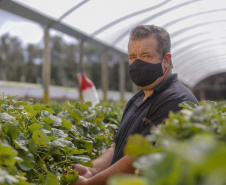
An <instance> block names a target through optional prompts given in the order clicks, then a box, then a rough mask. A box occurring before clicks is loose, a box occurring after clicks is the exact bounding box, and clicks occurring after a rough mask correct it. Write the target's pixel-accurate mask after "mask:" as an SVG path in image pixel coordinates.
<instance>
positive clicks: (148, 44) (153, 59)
mask: <svg viewBox="0 0 226 185" xmlns="http://www.w3.org/2000/svg"><path fill="white" fill-rule="evenodd" d="M128 56H129V65H130V64H132V63H133V62H134V61H135V60H136V59H140V60H143V61H145V62H149V63H152V64H157V63H160V62H161V59H160V55H159V53H158V41H157V39H156V38H155V37H153V36H150V37H147V38H145V39H141V40H130V42H129V45H128ZM163 78H164V77H163V76H162V77H160V78H158V79H157V80H156V81H155V82H154V83H152V84H150V85H147V86H145V87H141V86H137V87H138V88H139V89H142V90H151V89H154V88H155V87H156V86H157V85H159V84H160V83H161V82H162V81H163Z"/></svg>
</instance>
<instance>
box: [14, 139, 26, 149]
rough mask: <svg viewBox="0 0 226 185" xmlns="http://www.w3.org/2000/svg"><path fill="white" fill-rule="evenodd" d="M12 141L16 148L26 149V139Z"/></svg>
mask: <svg viewBox="0 0 226 185" xmlns="http://www.w3.org/2000/svg"><path fill="white" fill-rule="evenodd" d="M14 143H15V145H16V149H22V150H24V151H26V152H27V151H28V149H27V147H25V146H24V145H25V144H27V141H26V140H19V141H17V140H14Z"/></svg>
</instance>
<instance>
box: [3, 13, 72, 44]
mask: <svg viewBox="0 0 226 185" xmlns="http://www.w3.org/2000/svg"><path fill="white" fill-rule="evenodd" d="M6 33H9V34H10V35H11V36H14V37H18V38H19V40H21V42H22V44H23V46H26V45H27V44H28V43H32V44H37V43H42V42H43V28H42V27H41V25H39V24H36V23H33V22H31V21H29V20H27V19H24V18H21V17H18V16H15V15H13V14H10V13H8V12H6V11H3V10H0V36H2V35H3V34H6ZM50 34H51V35H56V34H57V35H61V36H62V37H63V39H64V40H65V41H66V42H69V43H70V42H75V40H74V39H72V38H70V37H69V36H67V35H65V34H63V33H61V32H57V31H55V30H51V32H50Z"/></svg>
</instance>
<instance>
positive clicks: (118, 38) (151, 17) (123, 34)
mask: <svg viewBox="0 0 226 185" xmlns="http://www.w3.org/2000/svg"><path fill="white" fill-rule="evenodd" d="M198 1H200V0H196V1H188V2H185V3H181V4H179V5H176V6H173V7H171V8H168V9H166V10H162V11H161V12H159V13H156V14H154V15H151V16H150V17H148V18H146V19H144V20H142V21H140V22H139V23H136V25H139V24H143V23H145V22H147V21H150V20H153V19H155V18H157V17H159V16H162V15H164V14H166V13H168V12H171V11H173V10H175V9H177V8H180V7H183V6H186V5H188V4H191V3H196V2H198ZM130 30H131V28H129V29H127V30H126V31H125V32H123V33H122V34H121V35H120V36H119V37H117V38H116V39H115V41H113V43H112V46H114V45H115V44H116V43H118V42H119V41H120V40H121V39H122V38H123V37H125V36H126V35H127V34H128V32H129V31H130Z"/></svg>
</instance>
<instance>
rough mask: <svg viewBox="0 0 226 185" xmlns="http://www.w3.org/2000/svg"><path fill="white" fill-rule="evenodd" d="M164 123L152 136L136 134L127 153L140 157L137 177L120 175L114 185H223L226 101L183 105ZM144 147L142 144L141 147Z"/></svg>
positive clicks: (225, 146) (127, 147) (114, 180)
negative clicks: (133, 182) (121, 184)
mask: <svg viewBox="0 0 226 185" xmlns="http://www.w3.org/2000/svg"><path fill="white" fill-rule="evenodd" d="M180 106H182V107H183V110H181V111H180V112H178V113H170V115H169V118H168V119H167V120H166V121H165V124H162V125H159V126H157V127H153V128H152V129H151V135H149V136H146V137H144V136H141V135H133V136H130V137H129V139H128V143H127V146H126V148H125V153H126V154H127V155H131V156H134V157H137V160H136V161H135V162H134V164H133V165H134V167H135V168H136V174H137V175H134V176H132V177H131V176H129V177H127V176H117V177H115V178H113V179H111V180H110V182H111V185H118V184H120V183H121V181H123V184H129V183H130V182H131V179H132V178H133V179H136V181H137V183H136V184H139V185H147V184H148V185H191V184H192V185H200V184H202V185H212V184H214V185H224V184H226V176H225V174H226V162H225V156H226V102H224V101H222V102H211V101H205V102H202V103H200V106H196V105H195V104H193V103H190V102H183V103H182V104H180ZM141 146H142V147H141Z"/></svg>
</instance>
